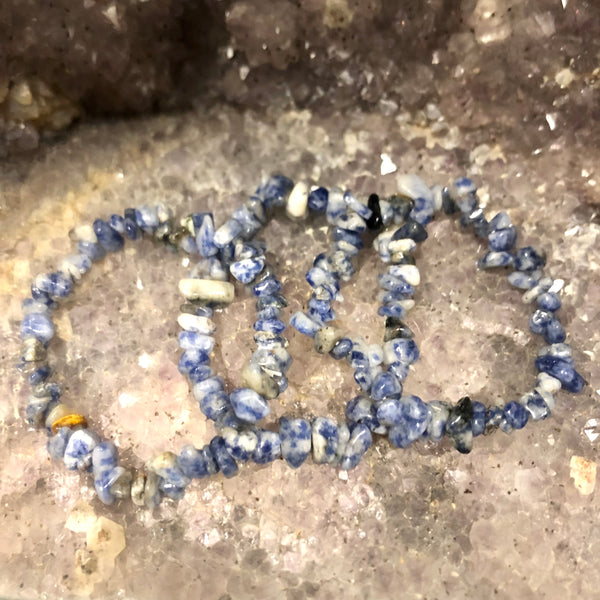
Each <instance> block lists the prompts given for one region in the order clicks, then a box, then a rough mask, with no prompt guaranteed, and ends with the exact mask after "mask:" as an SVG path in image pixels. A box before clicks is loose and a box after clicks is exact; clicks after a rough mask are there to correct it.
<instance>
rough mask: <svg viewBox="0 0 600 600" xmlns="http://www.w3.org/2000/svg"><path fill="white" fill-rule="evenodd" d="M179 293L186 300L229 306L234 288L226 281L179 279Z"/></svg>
mask: <svg viewBox="0 0 600 600" xmlns="http://www.w3.org/2000/svg"><path fill="white" fill-rule="evenodd" d="M179 291H180V292H181V294H182V295H183V297H184V298H186V299H187V300H200V301H202V302H207V303H215V304H231V303H232V302H233V300H234V298H235V288H234V287H233V284H231V283H229V282H228V281H214V280H212V279H181V280H180V281H179Z"/></svg>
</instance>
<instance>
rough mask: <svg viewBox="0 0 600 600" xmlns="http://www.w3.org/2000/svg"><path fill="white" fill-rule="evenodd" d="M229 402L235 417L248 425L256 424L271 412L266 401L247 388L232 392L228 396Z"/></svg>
mask: <svg viewBox="0 0 600 600" xmlns="http://www.w3.org/2000/svg"><path fill="white" fill-rule="evenodd" d="M229 401H230V402H231V406H232V407H233V410H234V412H235V414H236V416H237V417H238V418H239V419H241V420H242V421H246V422H248V423H257V422H258V421H260V420H261V419H264V418H265V417H266V416H267V415H268V414H269V413H270V412H271V409H270V408H269V405H268V404H267V402H266V400H265V399H264V398H263V397H262V396H261V395H260V394H257V393H256V392H255V391H254V390H252V389H249V388H238V389H235V390H233V391H232V392H231V393H230V394H229Z"/></svg>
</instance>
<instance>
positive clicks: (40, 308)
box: [19, 175, 584, 508]
mask: <svg viewBox="0 0 600 600" xmlns="http://www.w3.org/2000/svg"><path fill="white" fill-rule="evenodd" d="M399 191H400V194H399V195H397V196H393V197H391V198H388V199H386V200H383V199H380V198H379V197H378V196H377V195H375V194H372V195H371V196H370V197H369V198H368V202H367V204H366V205H365V204H363V203H362V202H360V201H358V200H357V199H356V198H355V196H354V195H353V194H352V193H351V192H342V191H341V190H339V189H337V188H332V189H330V190H327V189H325V188H322V187H315V188H312V189H311V188H309V186H308V185H307V184H306V183H302V182H301V183H297V184H296V185H294V184H293V183H292V182H291V181H290V180H289V179H287V178H286V177H283V176H278V175H277V176H273V177H271V178H269V179H267V180H266V181H265V182H264V183H263V184H262V185H261V186H259V188H258V189H257V191H256V192H255V194H254V195H253V196H252V197H251V198H250V199H249V200H248V201H247V202H246V203H245V204H244V205H242V206H241V207H240V208H238V209H237V210H236V211H235V212H234V213H233V215H232V217H231V218H230V219H229V220H228V221H226V222H225V224H224V225H222V226H221V227H220V228H218V229H215V226H214V221H213V217H212V215H211V214H209V213H197V214H192V215H189V216H188V217H186V218H184V219H182V220H181V222H180V225H176V224H175V221H174V219H173V216H172V213H171V211H170V210H169V209H168V208H167V207H165V206H164V205H158V206H142V207H139V208H137V209H127V210H126V211H125V213H124V216H120V215H112V216H111V217H110V218H109V219H108V220H107V221H103V220H100V219H98V220H96V221H95V222H94V224H93V226H92V227H90V226H83V227H80V228H78V230H77V231H76V234H77V236H78V239H79V243H78V250H79V252H78V254H76V255H73V256H70V257H68V258H66V259H65V260H64V261H63V262H62V264H61V265H60V267H59V269H58V270H57V271H56V272H54V273H50V274H45V275H40V276H39V277H37V278H36V279H35V281H34V283H33V285H32V288H31V294H32V297H31V298H29V299H27V300H25V302H24V303H23V310H24V319H23V322H22V325H21V336H22V338H23V354H22V357H21V361H20V363H19V369H20V370H21V371H22V373H23V374H24V375H25V376H26V378H27V380H28V382H29V383H30V385H31V386H32V391H31V395H30V397H29V400H28V405H27V408H26V415H25V416H26V420H27V422H28V423H29V424H30V425H32V426H35V427H45V428H46V430H47V433H48V443H47V447H48V452H49V454H50V456H51V457H52V458H53V459H55V460H62V461H63V462H64V463H65V465H66V467H67V468H68V469H73V470H75V469H79V470H87V471H91V472H92V473H93V476H94V485H95V489H96V491H97V493H98V496H99V498H100V500H101V501H102V502H105V503H107V504H110V503H112V502H114V500H115V499H117V498H127V497H131V499H132V500H133V502H134V503H135V504H136V505H138V506H146V507H148V508H153V507H155V506H156V505H157V504H158V503H159V502H160V501H161V499H162V498H163V497H164V496H167V497H171V498H174V499H178V498H181V496H182V495H183V493H184V491H185V488H186V486H187V485H188V484H189V483H190V481H191V480H192V479H193V478H201V477H206V476H209V475H214V474H216V473H217V472H219V471H220V472H222V473H223V474H224V475H225V476H226V477H231V476H233V475H235V474H236V473H237V472H238V469H239V467H238V464H239V463H244V462H247V461H250V460H251V461H253V462H256V463H258V464H264V463H268V462H271V461H273V460H276V459H279V458H283V459H285V460H286V461H287V462H288V464H289V465H290V466H292V467H294V468H297V467H299V466H300V465H301V464H302V463H303V462H304V461H305V460H306V459H307V458H308V456H309V455H310V454H311V453H312V457H313V461H314V462H316V463H320V464H336V465H338V466H339V467H340V468H342V469H346V470H347V469H351V468H354V467H355V466H356V465H357V464H358V463H359V461H360V459H361V458H362V456H363V455H364V454H365V453H366V451H367V450H368V448H369V447H370V446H371V444H372V440H373V437H372V436H373V434H376V435H387V436H388V438H389V440H390V443H391V444H392V445H394V446H398V447H403V448H404V447H406V446H408V445H409V444H410V443H412V442H413V441H415V440H417V439H419V438H424V439H428V440H432V441H439V440H441V439H442V438H443V437H444V436H448V437H449V438H450V439H451V440H452V441H453V443H454V445H455V447H456V448H457V449H458V450H459V451H461V452H468V451H470V449H471V444H472V439H473V437H476V436H478V435H480V434H482V433H491V432H493V431H495V430H496V429H498V428H500V429H502V430H503V431H504V432H507V433H508V432H510V431H511V430H513V429H520V428H522V427H524V426H525V424H526V423H527V422H528V420H529V419H532V420H539V419H544V418H546V417H547V416H548V415H549V414H550V411H551V409H552V408H553V407H554V404H555V401H554V397H553V394H554V393H555V392H557V391H558V390H559V389H560V388H563V389H565V390H566V391H569V392H573V393H577V392H579V391H581V389H582V387H583V385H584V382H583V379H582V378H581V376H580V375H579V374H578V373H577V371H576V370H575V367H574V361H573V357H572V352H571V348H570V347H569V346H568V345H567V344H565V343H564V340H565V332H564V329H563V328H562V325H561V324H560V321H559V319H558V317H557V316H556V312H557V310H558V309H559V308H560V305H561V301H560V298H559V296H558V292H559V291H560V289H561V287H562V282H561V281H560V280H557V281H554V280H553V279H551V278H549V277H546V276H544V274H543V272H542V269H543V267H544V264H545V259H544V256H543V254H542V253H540V252H538V251H536V250H534V249H533V248H531V247H526V248H521V249H519V250H515V249H514V247H515V244H516V240H517V233H516V229H515V228H514V226H513V225H512V224H511V223H510V219H509V217H508V215H506V213H499V214H498V215H496V216H495V217H494V218H493V219H491V220H490V221H487V220H486V218H485V216H484V213H483V210H482V209H481V208H480V207H479V202H478V199H477V194H476V189H475V186H474V185H473V184H472V182H471V181H470V180H468V179H459V180H458V181H457V182H455V184H454V185H452V186H450V187H448V188H444V189H441V188H439V187H434V188H431V189H430V188H429V187H427V186H426V185H425V183H424V182H423V181H422V180H421V179H420V178H418V177H416V176H405V177H403V178H401V179H400V190H399ZM283 206H285V209H286V212H287V214H288V215H289V216H290V217H291V218H293V219H303V218H305V217H306V216H307V213H308V212H312V213H315V214H316V215H319V214H322V213H324V214H325V217H326V219H327V221H328V222H329V224H330V225H331V226H332V228H333V229H332V238H333V245H332V248H331V250H330V251H328V252H325V253H323V254H320V255H319V256H317V257H316V258H315V261H314V265H313V267H312V268H311V269H310V270H309V272H308V273H307V277H306V278H307V281H308V283H309V284H310V285H311V287H312V288H313V293H312V294H311V297H310V299H309V301H308V310H307V311H306V312H305V313H303V312H298V313H296V314H294V315H293V316H292V318H291V320H290V322H291V324H292V325H293V326H294V327H295V328H296V329H298V330H299V331H300V332H301V333H304V334H306V335H309V336H311V337H313V338H314V345H315V349H316V350H317V351H318V352H321V353H329V354H330V355H331V356H332V357H333V358H334V359H337V360H340V359H343V358H346V359H347V360H348V361H349V362H350V364H351V366H352V367H353V368H354V374H355V380H356V382H357V384H358V385H359V387H360V388H361V393H360V394H359V395H358V396H356V397H355V398H353V399H351V400H350V401H349V402H348V404H347V407H346V411H345V414H346V420H345V421H341V422H337V421H335V420H333V419H331V418H328V417H316V418H314V419H312V420H311V421H309V420H307V419H303V418H290V417H283V418H281V419H280V421H279V426H278V430H277V431H271V430H269V429H264V428H261V427H259V426H258V424H259V422H260V421H261V420H262V419H263V418H264V417H266V416H267V415H268V414H269V412H270V408H269V402H268V401H269V400H272V399H274V398H276V397H277V396H278V395H279V394H280V393H282V392H284V391H285V389H286V387H287V379H286V373H287V371H288V370H289V367H290V365H291V361H292V358H291V356H290V355H289V353H288V352H287V350H286V347H287V340H286V339H285V337H284V336H283V333H284V330H285V323H284V321H283V320H282V319H281V316H282V315H281V310H282V309H283V308H284V307H285V306H286V305H287V302H286V300H285V297H284V296H283V295H282V294H281V283H280V282H279V280H278V279H277V277H276V275H275V273H274V272H273V269H272V268H271V267H269V265H268V264H267V260H266V255H265V245H264V243H262V242H259V241H257V240H255V236H256V234H257V233H258V232H259V231H260V230H261V228H262V227H263V226H264V225H265V224H266V222H267V221H268V219H269V218H270V216H271V215H272V214H273V212H274V210H275V209H277V208H279V207H283ZM441 210H443V211H444V212H445V213H447V214H457V215H459V217H460V222H461V224H462V226H463V227H464V228H465V229H472V230H473V231H474V232H475V234H476V235H477V236H479V237H481V238H483V239H486V240H487V242H488V245H489V251H488V252H486V254H485V255H484V256H483V257H482V258H481V259H480V261H479V266H480V267H481V268H482V269H488V268H498V267H500V268H507V267H508V268H511V269H513V270H512V272H511V273H510V274H509V276H508V279H509V281H510V283H511V284H512V285H513V286H515V287H517V288H520V289H522V290H524V295H523V300H524V302H527V303H531V302H534V301H535V302H536V303H537V306H538V308H537V309H536V310H535V312H534V313H533V315H532V317H531V319H530V329H531V331H532V332H533V333H535V334H538V335H541V336H543V337H544V339H545V341H546V343H547V346H545V347H543V348H542V349H541V350H540V352H539V353H538V357H537V359H536V361H535V366H536V368H537V370H538V371H539V375H538V379H537V383H536V386H535V388H534V390H533V391H532V392H529V393H527V394H525V395H524V396H522V397H521V398H520V399H519V400H518V401H511V402H508V403H507V404H506V405H504V406H490V407H486V406H484V405H483V404H482V403H480V402H477V401H471V399H470V398H468V397H465V398H462V399H460V400H459V401H458V402H457V403H456V404H455V405H450V404H447V403H445V402H440V401H435V400H434V401H431V402H428V403H426V402H423V401H422V400H421V399H420V398H417V397H416V396H406V395H403V394H402V384H403V382H404V380H405V379H406V377H407V375H408V373H409V367H410V365H411V364H412V363H414V362H415V361H416V360H417V359H418V358H419V352H418V348H417V345H416V343H415V342H414V340H413V339H412V338H413V337H414V336H413V333H412V331H411V330H410V329H409V327H408V326H406V325H405V323H404V320H405V318H406V316H407V314H408V312H409V311H410V309H411V308H412V307H413V306H414V300H413V295H414V294H415V289H416V288H417V286H418V285H419V283H420V275H419V271H418V269H417V267H416V264H415V260H414V251H415V249H416V248H417V246H418V244H420V243H421V242H423V241H424V240H425V239H426V238H427V231H426V225H427V224H428V223H429V221H430V220H431V219H432V218H433V216H434V214H435V213H436V212H439V211H441ZM142 235H146V236H151V237H153V238H154V239H156V240H160V241H162V242H164V243H166V244H167V245H169V246H174V247H178V248H181V249H182V250H184V251H185V252H187V253H189V254H191V255H198V256H199V260H198V262H197V264H196V265H194V267H193V269H192V272H191V274H190V277H188V278H186V279H183V280H182V281H181V282H180V286H179V287H180V291H181V293H182V295H183V296H184V298H185V303H184V304H183V305H182V307H181V314H180V315H179V317H178V322H179V325H180V327H181V328H182V332H181V333H180V335H179V345H180V347H181V349H182V350H183V353H182V355H181V357H180V361H179V370H180V371H181V373H183V374H185V375H187V376H188V377H189V379H190V382H191V384H192V389H193V394H194V397H195V398H196V399H197V401H198V403H199V407H200V409H201V411H202V412H203V413H204V414H205V415H206V417H207V418H209V419H212V420H213V421H214V422H215V426H216V429H217V431H218V434H217V435H216V436H215V437H214V438H213V439H212V440H211V441H210V443H209V444H207V445H206V446H204V447H203V448H200V449H197V448H195V447H194V446H192V445H186V446H184V447H183V448H182V449H181V451H180V453H179V455H176V454H174V453H172V452H165V453H163V454H161V455H159V456H158V457H156V458H155V459H153V460H151V461H149V462H148V463H147V465H146V467H145V470H144V471H137V472H134V473H132V472H131V471H129V470H128V469H125V468H124V467H122V466H120V465H119V464H118V453H117V448H116V447H115V445H114V444H113V443H112V442H110V441H101V439H100V437H99V435H97V434H96V433H94V432H93V431H91V430H90V429H89V428H88V424H87V420H86V419H85V417H84V416H83V415H80V414H79V413H77V412H76V411H75V410H73V409H71V408H70V407H68V406H67V405H65V404H63V403H61V401H60V396H61V390H60V387H59V386H58V385H57V384H56V383H53V382H51V381H50V375H51V369H50V367H49V366H48V363H47V362H46V353H47V347H48V345H49V343H50V341H51V339H52V337H53V335H54V327H53V324H52V320H51V314H52V312H53V311H54V310H55V309H56V308H57V301H59V300H60V299H62V298H64V297H66V296H68V295H70V293H71V292H72V291H73V286H74V284H75V283H76V282H77V281H78V280H79V279H80V278H81V277H82V276H83V275H84V274H85V273H86V272H87V271H88V270H89V269H90V267H91V265H92V262H93V261H97V260H100V259H102V258H103V256H104V255H105V254H106V252H115V251H118V250H120V249H122V248H123V245H124V241H125V238H128V239H131V240H136V239H139V238H140V237H141V236H142ZM369 235H371V236H375V237H374V240H373V246H374V247H375V249H376V250H377V252H378V253H379V255H380V257H381V260H382V261H383V263H384V264H387V265H388V266H387V268H386V271H385V272H384V273H382V274H381V276H380V278H379V284H380V287H381V288H382V291H381V293H380V294H379V296H378V298H379V301H380V302H381V306H380V308H379V309H378V314H380V315H381V316H382V317H384V318H385V319H386V321H385V334H384V340H383V344H382V345H378V344H371V345H367V344H366V342H365V341H364V340H363V339H361V338H360V337H357V336H352V335H343V334H342V333H341V332H340V331H339V329H338V328H336V327H334V326H332V325H331V323H332V322H333V321H334V320H335V313H334V311H333V308H332V303H333V302H334V301H341V300H342V298H341V295H340V287H341V282H346V281H349V280H350V279H351V277H352V275H353V274H354V266H353V263H352V259H353V258H354V257H355V256H356V255H357V254H358V253H359V251H361V249H362V248H363V247H364V243H365V240H364V238H365V237H366V236H369ZM230 276H232V277H233V278H234V279H235V280H237V281H238V282H240V283H241V284H244V285H246V286H248V288H249V289H250V290H251V292H252V293H253V294H254V296H255V297H256V310H257V318H256V321H255V323H254V329H255V332H256V333H255V336H254V339H255V342H256V345H257V349H256V350H255V351H254V353H253V354H252V356H251V357H250V359H249V360H248V362H247V363H246V365H245V367H244V369H243V372H242V381H243V385H244V386H245V387H243V388H239V389H236V390H232V391H231V392H229V393H227V391H226V385H225V382H224V380H223V378H222V377H220V376H218V375H217V374H215V373H213V371H212V369H211V367H210V354H211V352H212V350H213V348H214V343H215V342H214V337H213V334H214V333H215V330H216V326H215V323H214V321H213V320H212V317H213V313H214V310H215V309H218V308H221V307H223V306H226V305H228V304H230V303H231V302H232V301H233V300H234V297H235V287H234V285H233V284H232V283H231V281H230Z"/></svg>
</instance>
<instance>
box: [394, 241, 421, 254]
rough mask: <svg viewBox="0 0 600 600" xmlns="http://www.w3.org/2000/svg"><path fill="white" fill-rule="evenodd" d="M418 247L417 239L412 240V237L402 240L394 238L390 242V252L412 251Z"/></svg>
mask: <svg viewBox="0 0 600 600" xmlns="http://www.w3.org/2000/svg"><path fill="white" fill-rule="evenodd" d="M416 247H417V242H415V240H411V239H410V238H404V239H402V240H392V241H391V242H390V243H389V244H388V249H389V251H390V252H402V253H406V252H412V251H413V250H414V249H415V248H416Z"/></svg>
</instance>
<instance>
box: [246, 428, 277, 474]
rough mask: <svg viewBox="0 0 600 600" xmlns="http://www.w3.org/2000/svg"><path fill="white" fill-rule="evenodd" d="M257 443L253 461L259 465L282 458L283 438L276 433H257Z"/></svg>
mask: <svg viewBox="0 0 600 600" xmlns="http://www.w3.org/2000/svg"><path fill="white" fill-rule="evenodd" d="M257 437H258V440H257V443H256V448H255V449H254V452H253V453H252V460H253V461H254V462H255V463H256V464H259V465H264V464H266V463H270V462H273V461H274V460H277V459H278V458H281V438H280V437H279V434H278V433H277V432H276V431H267V430H266V429H260V430H258V431H257Z"/></svg>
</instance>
